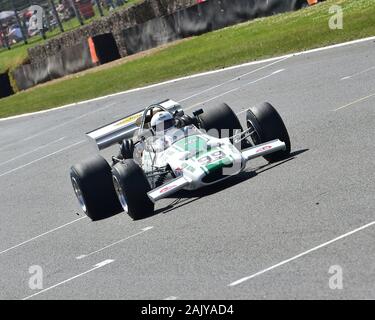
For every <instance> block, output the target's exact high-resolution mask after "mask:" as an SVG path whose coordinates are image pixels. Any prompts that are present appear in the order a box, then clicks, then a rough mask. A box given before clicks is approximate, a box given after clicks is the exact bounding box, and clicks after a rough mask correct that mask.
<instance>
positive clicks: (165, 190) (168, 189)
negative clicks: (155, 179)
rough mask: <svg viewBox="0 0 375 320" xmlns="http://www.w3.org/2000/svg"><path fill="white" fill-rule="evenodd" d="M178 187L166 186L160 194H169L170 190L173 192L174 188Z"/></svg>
mask: <svg viewBox="0 0 375 320" xmlns="http://www.w3.org/2000/svg"><path fill="white" fill-rule="evenodd" d="M176 187H177V185H175V184H173V185H171V186H166V187H164V188H163V189H160V191H159V193H166V192H168V191H170V190H172V189H173V188H176Z"/></svg>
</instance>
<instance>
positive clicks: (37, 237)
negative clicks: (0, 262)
mask: <svg viewBox="0 0 375 320" xmlns="http://www.w3.org/2000/svg"><path fill="white" fill-rule="evenodd" d="M85 218H87V217H86V216H84V217H81V218H78V219H75V220H73V221H70V222H68V223H65V224H63V225H61V226H59V227H57V228H54V229H51V230H49V231H47V232H44V233H42V234H40V235H38V236H35V237H33V238H31V239H29V240H26V241H24V242H21V243H19V244H17V245H15V246H13V247H10V248H8V249H5V250H3V251H1V252H0V255H1V254H4V253H7V252H9V251H11V250H14V249H16V248H18V247H21V246H23V245H25V244H27V243H29V242H31V241H34V240H36V239H39V238H41V237H44V236H45V235H47V234H50V233H52V232H54V231H57V230H60V229H62V228H65V227H67V226H69V225H71V224H73V223H75V222H78V221H80V220H82V219H85Z"/></svg>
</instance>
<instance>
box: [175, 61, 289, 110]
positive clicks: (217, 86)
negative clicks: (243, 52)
mask: <svg viewBox="0 0 375 320" xmlns="http://www.w3.org/2000/svg"><path fill="white" fill-rule="evenodd" d="M286 59H289V57H285V58H282V59H280V60H277V61H275V62H272V63H269V64H267V65H265V66H263V67H260V68H257V69H255V70H251V71H250V72H246V73H244V74H241V75H239V76H236V77H235V78H232V79H229V80H227V81H224V82H222V83H220V84H218V85H216V86H213V87H210V88H207V89H205V90H202V91H200V92H197V93H195V94H193V95H191V96H189V97H186V98H184V99H182V100H179V101H178V102H179V103H181V102H183V101H186V100H190V99H192V98H195V97H197V96H200V95H202V94H203V93H206V92H209V91H211V90H214V89H217V88H220V87H222V86H224V85H226V84H228V83H231V82H234V81H237V80H239V79H241V78H243V77H245V76H248V75H250V74H253V73H256V72H258V71H261V70H263V69H266V68H269V67H271V66H273V65H275V64H277V63H280V62H283V61H285V60H286Z"/></svg>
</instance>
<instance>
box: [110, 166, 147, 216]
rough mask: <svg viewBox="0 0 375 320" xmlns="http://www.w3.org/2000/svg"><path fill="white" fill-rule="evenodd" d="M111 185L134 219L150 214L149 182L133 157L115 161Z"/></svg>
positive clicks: (123, 206)
mask: <svg viewBox="0 0 375 320" xmlns="http://www.w3.org/2000/svg"><path fill="white" fill-rule="evenodd" d="M112 177H113V185H114V187H115V190H116V193H117V197H118V199H119V201H120V203H121V206H122V208H123V209H124V211H125V212H126V213H128V214H129V216H130V217H131V218H133V219H134V220H139V219H143V218H146V217H148V216H150V215H151V214H152V213H153V212H154V203H153V202H152V201H151V200H150V198H149V197H148V195H147V192H149V191H151V187H150V184H149V182H148V180H147V177H146V175H145V173H144V171H143V170H142V168H141V167H140V166H139V165H138V164H136V163H135V162H134V160H133V159H127V160H124V161H123V162H119V163H117V164H116V165H115V166H114V167H113V168H112Z"/></svg>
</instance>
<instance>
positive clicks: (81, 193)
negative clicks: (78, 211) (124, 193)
mask: <svg viewBox="0 0 375 320" xmlns="http://www.w3.org/2000/svg"><path fill="white" fill-rule="evenodd" d="M70 179H71V182H72V186H73V190H74V193H75V195H76V197H77V199H78V202H79V204H80V206H81V208H82V210H83V212H84V213H85V214H86V215H87V216H88V217H89V218H91V220H93V221H96V220H101V219H105V218H108V217H110V216H113V215H115V214H117V213H120V212H121V211H122V208H121V205H120V202H119V201H118V199H117V196H116V192H115V189H114V187H113V183H112V174H111V167H110V166H109V164H108V163H107V161H106V160H105V159H104V158H103V157H101V156H99V155H98V156H95V157H93V158H91V159H88V160H86V161H84V162H81V163H79V164H76V165H74V166H72V168H71V169H70Z"/></svg>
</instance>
